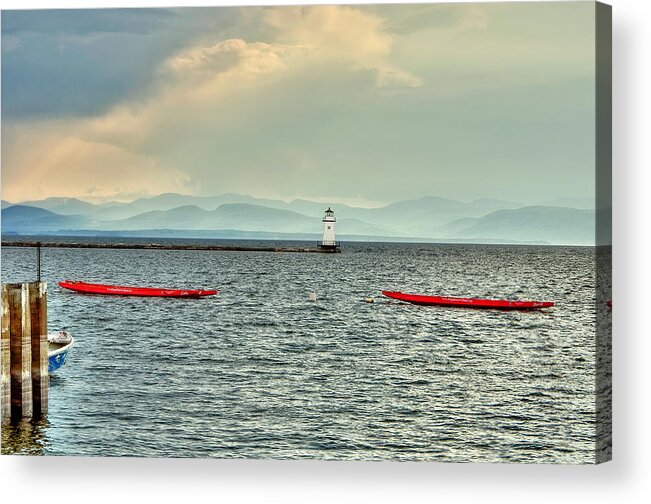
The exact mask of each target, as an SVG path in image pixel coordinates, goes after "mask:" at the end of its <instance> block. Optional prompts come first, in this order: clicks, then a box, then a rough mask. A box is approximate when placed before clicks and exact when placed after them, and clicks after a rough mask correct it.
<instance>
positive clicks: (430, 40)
mask: <svg viewBox="0 0 651 504" xmlns="http://www.w3.org/2000/svg"><path fill="white" fill-rule="evenodd" d="M594 54H595V50H594V3H593V2H591V1H584V2H540V3H495V4H485V3H477V4H472V3H469V4H414V5H405V4H402V5H355V6H342V5H337V6H307V7H305V6H304V7H301V6H290V7H215V8H178V9H94V10H31V11H3V12H2V198H3V199H5V200H9V201H12V202H18V201H25V200H31V199H41V198H45V197H49V196H64V197H78V198H81V199H85V200H87V201H92V202H101V201H107V200H122V201H128V200H133V199H136V198H138V197H143V196H150V195H156V194H160V193H164V192H178V193H183V194H194V195H203V196H205V195H216V194H221V193H227V192H235V193H242V194H250V195H253V196H257V197H265V198H280V199H284V200H292V199H294V198H306V199H316V200H320V201H332V202H344V203H349V204H355V205H359V206H378V205H381V204H384V203H388V202H393V201H398V200H403V199H413V198H418V197H421V196H424V195H433V196H442V197H448V198H454V199H459V200H464V201H469V200H472V199H475V198H481V197H487V198H497V199H504V200H511V201H518V202H522V203H525V204H528V203H533V204H535V203H539V202H542V201H546V200H551V199H554V198H558V197H590V196H593V195H594V189H595V184H594V179H595V174H594V173H595V168H594V165H595V154H594V151H595V140H594V131H595V110H594V104H595V92H594V79H595V72H594V66H595V65H594Z"/></svg>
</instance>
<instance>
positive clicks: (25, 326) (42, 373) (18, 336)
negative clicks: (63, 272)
mask: <svg viewBox="0 0 651 504" xmlns="http://www.w3.org/2000/svg"><path fill="white" fill-rule="evenodd" d="M1 357H2V382H1V384H2V421H3V422H4V421H5V420H7V419H11V420H12V421H16V420H20V419H22V418H32V417H39V416H41V415H44V414H46V413H47V409H48V387H49V375H48V343H47V284H46V283H43V282H31V283H23V284H3V285H2V355H1Z"/></svg>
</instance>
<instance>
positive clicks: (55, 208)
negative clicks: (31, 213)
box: [21, 198, 97, 215]
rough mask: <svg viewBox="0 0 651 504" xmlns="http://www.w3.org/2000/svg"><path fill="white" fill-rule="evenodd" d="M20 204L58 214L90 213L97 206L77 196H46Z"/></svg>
mask: <svg viewBox="0 0 651 504" xmlns="http://www.w3.org/2000/svg"><path fill="white" fill-rule="evenodd" d="M21 205H24V206H30V207H36V208H43V209H45V210H49V211H50V212H54V213H57V214H60V215H76V214H90V213H92V212H94V211H95V209H96V208H97V207H96V206H95V205H93V204H92V203H88V202H86V201H82V200H80V199H77V198H46V199H44V200H37V201H24V202H22V203H21Z"/></svg>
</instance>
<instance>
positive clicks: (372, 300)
mask: <svg viewBox="0 0 651 504" xmlns="http://www.w3.org/2000/svg"><path fill="white" fill-rule="evenodd" d="M364 301H366V302H367V303H375V299H374V298H372V297H367V298H366V299H364Z"/></svg>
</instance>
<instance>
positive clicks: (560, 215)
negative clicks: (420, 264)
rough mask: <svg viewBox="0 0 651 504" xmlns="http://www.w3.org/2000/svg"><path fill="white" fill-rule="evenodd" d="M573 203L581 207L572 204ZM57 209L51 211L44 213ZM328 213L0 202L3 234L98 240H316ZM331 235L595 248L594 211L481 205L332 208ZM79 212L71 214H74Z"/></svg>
mask: <svg viewBox="0 0 651 504" xmlns="http://www.w3.org/2000/svg"><path fill="white" fill-rule="evenodd" d="M578 203H584V204H585V203H587V202H586V201H584V199H581V198H577V204H578ZM45 206H47V207H49V208H51V209H58V211H54V210H49V209H46V208H43V207H45ZM327 207H328V205H327V204H324V203H319V202H314V201H309V200H302V199H297V200H293V201H291V202H284V201H281V200H267V199H260V198H254V197H252V196H247V195H238V194H230V193H229V194H222V195H218V196H205V197H204V196H198V197H197V196H189V195H182V194H176V193H166V194H161V195H159V196H155V197H152V198H140V199H137V200H135V201H132V202H130V203H120V202H111V203H104V204H101V205H94V204H92V203H88V202H85V201H82V200H78V199H75V198H47V199H46V200H41V201H37V202H34V205H33V206H32V205H22V204H19V205H11V204H9V203H8V202H4V201H3V209H2V231H3V233H22V234H34V233H38V232H42V233H56V232H59V231H60V232H63V231H65V232H66V233H68V234H69V233H73V232H74V231H75V230H83V231H84V232H85V233H93V231H97V232H102V233H107V232H110V233H120V232H139V233H140V232H146V231H147V230H159V232H161V231H160V230H170V231H169V232H171V233H174V232H176V233H178V234H182V233H185V232H189V231H194V232H202V233H203V232H206V233H213V232H220V233H225V232H227V233H228V234H229V236H236V235H237V233H240V234H241V235H242V236H244V235H250V234H251V233H254V234H258V235H260V236H266V235H267V234H269V235H279V234H282V235H283V236H285V235H292V234H294V235H296V236H299V235H303V236H314V235H319V234H320V233H321V229H322V225H321V217H322V216H323V212H324V210H325V208H327ZM332 207H333V209H334V210H335V212H336V216H337V235H338V236H347V237H349V239H350V237H361V236H367V237H373V238H374V239H375V238H378V239H379V238H382V237H384V238H396V239H400V238H404V239H408V240H410V241H412V240H418V239H422V240H425V241H428V240H440V241H446V242H447V241H461V242H477V243H482V242H485V243H499V242H504V243H523V242H526V243H541V242H546V243H554V244H586V245H587V244H594V240H595V229H594V228H595V214H594V210H591V209H582V208H576V207H575V208H570V207H563V206H550V205H538V206H523V205H522V204H520V203H517V202H512V201H503V200H495V199H488V198H480V199H476V200H473V201H470V202H462V201H457V200H453V199H449V198H441V197H435V196H424V197H422V198H418V199H413V200H404V201H398V202H395V203H392V204H389V205H386V206H384V207H380V208H360V207H352V206H348V205H339V204H332ZM75 212H78V213H75Z"/></svg>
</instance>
